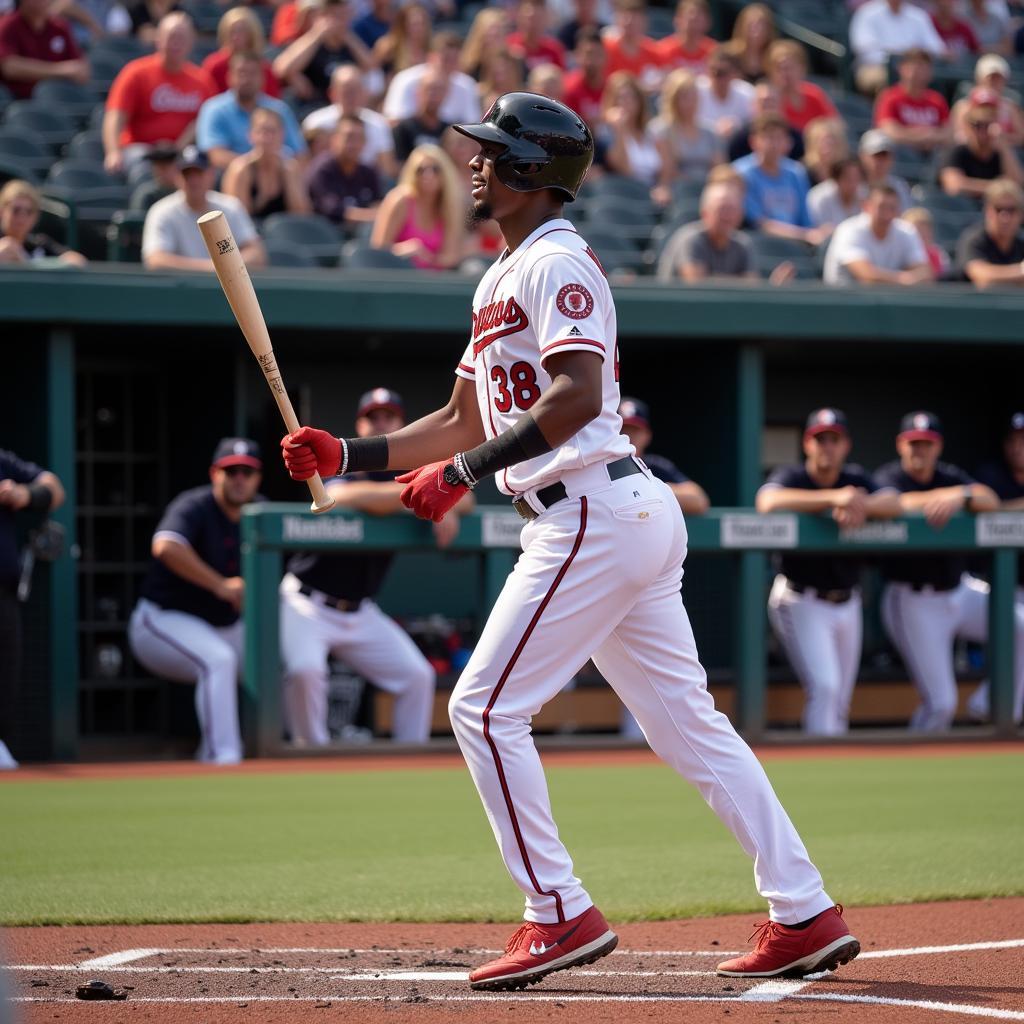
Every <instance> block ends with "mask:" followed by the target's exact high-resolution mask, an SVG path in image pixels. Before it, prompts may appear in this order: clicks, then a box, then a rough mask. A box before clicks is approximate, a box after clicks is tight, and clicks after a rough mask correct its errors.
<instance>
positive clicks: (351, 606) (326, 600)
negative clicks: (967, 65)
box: [299, 583, 363, 612]
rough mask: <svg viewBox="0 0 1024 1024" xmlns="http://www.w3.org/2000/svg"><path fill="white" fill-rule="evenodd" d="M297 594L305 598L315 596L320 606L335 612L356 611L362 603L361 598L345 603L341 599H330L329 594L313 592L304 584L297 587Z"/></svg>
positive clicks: (318, 591)
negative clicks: (303, 595)
mask: <svg viewBox="0 0 1024 1024" xmlns="http://www.w3.org/2000/svg"><path fill="white" fill-rule="evenodd" d="M299 593H300V594H305V595H306V597H313V595H314V594H315V595H316V597H317V599H318V600H319V602H320V603H321V604H322V605H324V606H325V607H327V608H333V609H334V610H335V611H336V612H354V611H358V610H359V606H360V605H361V604H362V603H363V601H362V598H360V599H359V600H358V601H347V600H345V598H343V597H331V595H330V594H325V593H324V592H323V591H322V590H314V589H313V588H312V587H307V586H306V584H305V583H303V584H302V586H301V587H299Z"/></svg>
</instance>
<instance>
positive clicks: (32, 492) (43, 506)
mask: <svg viewBox="0 0 1024 1024" xmlns="http://www.w3.org/2000/svg"><path fill="white" fill-rule="evenodd" d="M63 504H64V487H63V485H62V484H61V482H60V480H58V479H57V477H56V476H55V475H54V474H53V473H51V472H49V470H43V472H42V473H40V474H39V475H38V476H37V477H36V478H35V479H34V480H31V481H29V482H28V483H24V484H19V483H17V482H16V481H15V480H11V479H10V478H8V479H6V480H0V507H2V508H9V509H11V510H12V511H14V512H17V511H20V510H21V509H23V508H31V509H40V510H43V511H47V512H52V511H53V510H54V509H57V508H60V506H61V505H63Z"/></svg>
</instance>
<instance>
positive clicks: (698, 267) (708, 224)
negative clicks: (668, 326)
mask: <svg viewBox="0 0 1024 1024" xmlns="http://www.w3.org/2000/svg"><path fill="white" fill-rule="evenodd" d="M742 223H743V195H742V192H741V191H740V190H739V189H737V188H736V187H735V186H734V185H731V184H727V183H724V182H723V183H718V184H710V185H706V186H705V187H704V192H703V194H702V195H701V197H700V220H699V221H695V222H694V223H693V224H686V225H684V226H683V227H681V228H679V229H677V230H676V232H675V233H674V234H673V235H672V237H671V238H670V239H669V240H668V242H667V243H666V245H665V248H664V250H663V251H662V254H661V258H660V259H659V260H658V279H659V280H661V281H674V280H677V279H680V280H683V281H685V282H686V283H687V284H693V283H694V282H697V281H704V280H706V279H708V278H720V277H726V278H729V277H731V278H756V277H757V276H758V275H757V268H756V266H755V264H754V246H753V243H752V242H751V240H750V236H749V235H746V234H744V232H742V231H740V230H739V227H740V224H742Z"/></svg>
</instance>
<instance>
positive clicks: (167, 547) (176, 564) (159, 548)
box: [151, 533, 244, 610]
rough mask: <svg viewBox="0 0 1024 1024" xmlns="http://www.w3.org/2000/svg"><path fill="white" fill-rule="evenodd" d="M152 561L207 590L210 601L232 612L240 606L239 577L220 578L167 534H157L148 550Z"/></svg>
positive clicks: (191, 550)
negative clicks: (213, 599) (219, 602)
mask: <svg viewBox="0 0 1024 1024" xmlns="http://www.w3.org/2000/svg"><path fill="white" fill-rule="evenodd" d="M151 550H152V552H153V557H154V558H156V559H158V560H159V561H161V562H163V564H164V565H166V566H167V568H168V569H170V570H171V572H173V573H174V575H175V576H180V577H181V578H182V579H183V580H186V581H187V582H189V583H194V584H195V585H196V586H197V587H202V588H203V590H208V591H209V592H210V593H211V594H213V595H214V597H219V598H220V599H221V600H222V601H226V602H227V603H228V604H230V605H232V606H233V607H234V608H235V609H236V610H239V609H240V608H241V605H242V593H243V589H244V584H243V582H242V579H241V577H240V576H231V577H228V576H221V574H220V573H219V572H217V570H216V569H214V568H213V567H212V566H211V565H208V564H207V563H206V562H204V561H203V560H202V559H201V558H200V557H199V555H198V554H197V553H196V550H195V548H193V547H192V545H191V544H189V543H187V541H186V540H185V539H184V538H182V539H180V540H178V539H175V538H173V537H171V536H168V535H167V534H161V533H157V535H156V536H155V537H154V538H153V544H152V547H151Z"/></svg>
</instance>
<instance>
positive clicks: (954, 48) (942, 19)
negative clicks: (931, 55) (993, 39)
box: [932, 0, 981, 60]
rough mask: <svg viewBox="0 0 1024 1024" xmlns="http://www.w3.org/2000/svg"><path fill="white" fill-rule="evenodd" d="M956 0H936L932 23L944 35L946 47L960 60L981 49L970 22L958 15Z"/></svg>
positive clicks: (943, 39)
mask: <svg viewBox="0 0 1024 1024" xmlns="http://www.w3.org/2000/svg"><path fill="white" fill-rule="evenodd" d="M956 6H957V5H956V0H935V6H934V8H933V10H932V24H933V25H934V26H935V31H936V32H938V33H939V35H940V36H941V37H942V41H943V42H944V43H945V44H946V49H947V50H949V52H950V54H951V55H952V56H953V58H954V59H956V60H959V59H961V58H963V57H966V56H967V55H968V54H971V53H977V52H978V51H979V50H980V49H981V44H980V43H979V42H978V37H977V36H976V35H975V34H974V29H973V28H971V24H970V22H967V21H964V20H963V18H958V17H957V16H956Z"/></svg>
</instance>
